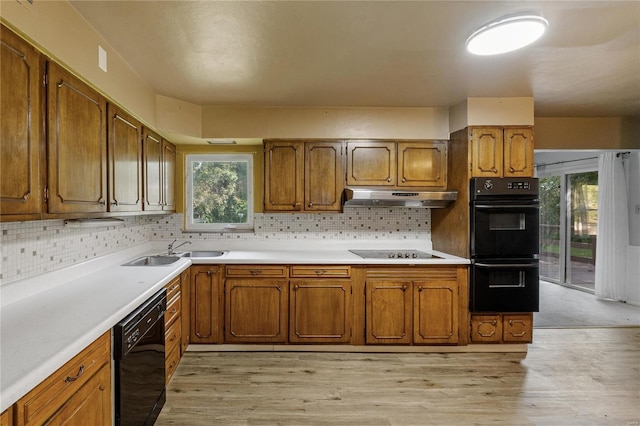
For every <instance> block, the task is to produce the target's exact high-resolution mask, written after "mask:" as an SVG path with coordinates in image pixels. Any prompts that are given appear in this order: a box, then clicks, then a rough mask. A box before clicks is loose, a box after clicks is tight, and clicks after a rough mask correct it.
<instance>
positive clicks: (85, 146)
mask: <svg viewBox="0 0 640 426" xmlns="http://www.w3.org/2000/svg"><path fill="white" fill-rule="evenodd" d="M47 92H48V96H47V98H48V99H47V109H48V117H49V118H48V128H49V131H48V141H47V148H48V149H47V151H48V179H47V185H48V212H49V213H53V214H56V213H102V212H106V211H107V198H108V195H107V138H106V136H107V126H106V117H107V115H106V110H107V103H106V100H105V99H104V97H103V96H102V95H100V94H99V93H98V92H96V91H95V90H93V89H92V88H91V87H89V86H88V85H87V84H85V83H84V82H82V81H80V80H79V79H78V78H76V77H75V76H74V75H73V74H71V73H70V72H68V71H67V70H65V69H63V68H62V67H61V66H60V65H58V64H56V63H54V62H49V77H48V85H47Z"/></svg>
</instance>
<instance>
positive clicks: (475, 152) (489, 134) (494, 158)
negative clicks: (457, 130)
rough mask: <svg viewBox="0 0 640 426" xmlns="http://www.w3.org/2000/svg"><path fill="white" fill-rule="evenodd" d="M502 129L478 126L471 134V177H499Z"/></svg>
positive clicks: (500, 172)
mask: <svg viewBox="0 0 640 426" xmlns="http://www.w3.org/2000/svg"><path fill="white" fill-rule="evenodd" d="M502 151H503V138H502V129H498V128H492V127H480V128H475V129H473V130H472V135H471V157H472V158H471V164H472V170H471V175H472V176H473V177H500V176H502V163H503V153H502Z"/></svg>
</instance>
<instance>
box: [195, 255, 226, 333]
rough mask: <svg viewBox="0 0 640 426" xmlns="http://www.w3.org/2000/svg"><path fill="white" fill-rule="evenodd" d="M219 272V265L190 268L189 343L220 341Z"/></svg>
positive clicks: (220, 280)
mask: <svg viewBox="0 0 640 426" xmlns="http://www.w3.org/2000/svg"><path fill="white" fill-rule="evenodd" d="M221 270H222V267H221V266H220V265H193V266H191V272H190V274H191V285H190V287H191V288H190V289H189V290H190V311H191V315H190V320H191V321H190V324H189V342H190V343H220V342H221V341H222V338H221V336H222V332H221V330H222V327H220V324H221V321H222V320H221V318H222V315H221V313H222V303H221V297H220V295H221V282H222V274H221Z"/></svg>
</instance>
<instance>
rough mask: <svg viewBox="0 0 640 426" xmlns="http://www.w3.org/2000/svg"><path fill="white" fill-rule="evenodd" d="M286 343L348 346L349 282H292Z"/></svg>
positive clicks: (349, 318)
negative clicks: (340, 344) (343, 344)
mask: <svg viewBox="0 0 640 426" xmlns="http://www.w3.org/2000/svg"><path fill="white" fill-rule="evenodd" d="M289 300H290V308H289V321H290V322H289V341H290V342H297V343H313V342H315V343H348V342H349V341H350V340H351V282H350V281H347V280H311V279H310V280H292V281H291V290H290V298H289Z"/></svg>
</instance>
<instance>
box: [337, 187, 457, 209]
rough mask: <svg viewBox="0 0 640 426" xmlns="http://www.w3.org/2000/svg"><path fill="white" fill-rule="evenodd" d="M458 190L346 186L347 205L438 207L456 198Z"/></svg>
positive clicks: (444, 205) (445, 205)
mask: <svg viewBox="0 0 640 426" xmlns="http://www.w3.org/2000/svg"><path fill="white" fill-rule="evenodd" d="M457 197H458V193H457V192H456V191H398V190H394V189H379V188H375V189H373V188H355V187H351V188H345V190H344V205H345V206H347V207H418V208H429V209H437V208H443V207H447V206H449V204H451V203H452V202H454V201H455V200H456V198H457Z"/></svg>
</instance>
